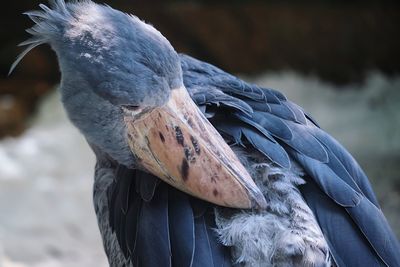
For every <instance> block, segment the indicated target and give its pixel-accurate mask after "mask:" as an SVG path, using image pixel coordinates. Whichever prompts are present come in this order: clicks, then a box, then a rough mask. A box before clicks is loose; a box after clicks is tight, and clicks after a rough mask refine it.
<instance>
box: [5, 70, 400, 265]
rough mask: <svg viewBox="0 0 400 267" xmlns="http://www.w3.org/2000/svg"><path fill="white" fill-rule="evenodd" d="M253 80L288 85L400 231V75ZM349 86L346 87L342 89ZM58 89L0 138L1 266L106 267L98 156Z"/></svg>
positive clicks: (287, 89)
mask: <svg viewBox="0 0 400 267" xmlns="http://www.w3.org/2000/svg"><path fill="white" fill-rule="evenodd" d="M252 80H255V82H257V83H259V84H262V85H265V86H269V87H273V88H276V89H279V90H281V91H283V92H284V93H285V94H286V95H287V96H288V97H289V98H290V99H292V100H294V101H295V102H296V103H298V104H299V105H301V106H303V107H304V108H305V109H306V110H307V111H309V112H310V113H311V114H313V116H314V117H315V118H316V119H317V120H318V121H319V123H320V124H321V126H322V128H324V129H325V130H327V131H328V132H330V133H331V134H332V135H333V136H335V137H336V138H337V139H338V140H339V141H340V142H341V143H343V144H344V145H345V147H347V148H348V149H349V150H350V151H351V152H352V153H353V155H354V156H355V157H356V158H357V160H358V161H359V162H360V163H361V165H362V166H363V168H365V170H366V172H367V174H368V175H369V176H370V178H371V180H372V182H373V184H374V188H375V190H376V192H377V194H378V197H379V200H380V202H381V203H382V206H383V209H384V212H385V214H386V215H387V217H388V218H389V221H390V223H391V224H392V226H395V228H396V232H397V234H399V233H400V228H399V226H400V214H399V212H398V210H399V208H400V194H399V191H400V108H399V104H400V77H396V78H387V77H385V76H383V75H381V74H379V73H371V74H370V75H369V78H368V79H367V80H366V81H365V83H364V84H362V85H353V86H347V88H345V89H348V90H342V91H338V90H336V89H337V88H335V86H333V85H331V84H327V83H325V82H321V81H320V80H318V79H317V78H315V77H304V76H300V75H297V74H295V73H292V72H283V73H275V74H271V73H270V74H266V75H262V76H260V77H258V78H256V79H252ZM342 89H344V88H342ZM58 98H59V96H58V94H56V93H53V94H52V95H50V96H48V97H47V98H46V99H45V100H44V102H43V104H42V106H41V109H40V112H39V113H38V115H37V117H36V119H34V120H33V121H32V126H31V128H30V129H29V130H28V131H26V132H25V133H24V134H23V135H22V136H21V137H19V138H16V139H12V138H9V139H5V140H1V141H0V216H1V217H0V267H1V266H3V267H25V266H48V267H53V266H54V267H61V266H107V262H106V259H105V256H104V253H103V249H102V245H101V240H100V236H99V233H98V229H97V224H96V220H95V215H94V211H93V208H92V203H91V201H92V192H91V186H92V176H93V167H94V157H93V155H92V154H91V152H90V150H89V148H88V146H87V145H86V143H85V142H84V140H83V138H82V137H81V136H80V134H79V133H78V132H77V130H75V129H74V128H73V127H72V125H71V124H70V123H69V122H68V121H67V119H66V117H65V114H64V112H63V110H62V108H61V105H60V103H59V100H58Z"/></svg>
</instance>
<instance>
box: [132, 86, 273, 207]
mask: <svg viewBox="0 0 400 267" xmlns="http://www.w3.org/2000/svg"><path fill="white" fill-rule="evenodd" d="M125 122H126V124H127V127H128V141H129V145H130V147H131V149H132V151H133V153H134V154H135V155H136V156H137V157H138V159H139V162H140V164H141V165H142V166H143V167H144V168H145V169H146V170H147V171H149V172H151V173H152V174H154V175H156V176H158V177H159V178H161V179H162V180H164V181H165V182H167V183H168V184H170V185H172V186H174V187H176V188H178V189H179V190H182V191H184V192H186V193H189V194H191V195H193V196H196V197H198V198H201V199H204V200H207V201H209V202H212V203H215V204H218V205H221V206H226V207H232V208H244V209H246V208H265V207H266V201H265V198H264V196H263V195H262V193H261V191H260V190H259V189H258V187H257V186H256V185H255V184H254V182H253V180H252V179H251V177H250V175H249V174H248V172H247V171H246V169H245V168H244V167H243V165H242V164H241V163H240V161H239V159H238V158H237V157H236V155H235V154H234V153H233V151H232V150H231V148H230V147H229V146H228V145H227V144H226V143H225V141H224V139H223V138H222V137H221V136H220V135H219V133H218V132H217V131H216V130H215V129H214V127H213V126H212V125H211V124H210V123H209V122H208V120H207V119H206V118H205V117H204V116H203V114H202V113H201V112H200V110H199V109H198V108H197V106H196V105H195V103H194V102H193V101H192V99H191V98H190V96H189V94H188V92H187V91H186V88H185V87H181V88H178V89H174V90H171V96H170V99H169V101H168V102H167V104H165V105H164V106H162V107H158V108H154V109H152V110H149V111H142V112H139V114H137V113H136V114H134V113H132V114H130V113H125Z"/></svg>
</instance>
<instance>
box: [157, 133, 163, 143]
mask: <svg viewBox="0 0 400 267" xmlns="http://www.w3.org/2000/svg"><path fill="white" fill-rule="evenodd" d="M158 134H159V136H160V140H161V142H163V143H165V138H164V135H163V134H162V133H161V132H158Z"/></svg>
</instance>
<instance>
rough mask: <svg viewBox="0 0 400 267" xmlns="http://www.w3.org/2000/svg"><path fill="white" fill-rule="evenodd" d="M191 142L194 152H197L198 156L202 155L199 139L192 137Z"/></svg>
mask: <svg viewBox="0 0 400 267" xmlns="http://www.w3.org/2000/svg"><path fill="white" fill-rule="evenodd" d="M190 141H192V145H193V148H194V151H196V154H197V155H200V152H201V150H200V147H199V143H198V141H197V139H196V138H194V137H193V136H190Z"/></svg>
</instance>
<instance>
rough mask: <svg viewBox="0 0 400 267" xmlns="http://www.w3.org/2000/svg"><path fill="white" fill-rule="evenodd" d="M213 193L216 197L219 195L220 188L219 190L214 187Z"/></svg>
mask: <svg viewBox="0 0 400 267" xmlns="http://www.w3.org/2000/svg"><path fill="white" fill-rule="evenodd" d="M213 195H214V196H215V197H216V196H217V195H218V190H217V189H214V190H213Z"/></svg>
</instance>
